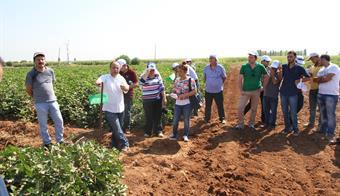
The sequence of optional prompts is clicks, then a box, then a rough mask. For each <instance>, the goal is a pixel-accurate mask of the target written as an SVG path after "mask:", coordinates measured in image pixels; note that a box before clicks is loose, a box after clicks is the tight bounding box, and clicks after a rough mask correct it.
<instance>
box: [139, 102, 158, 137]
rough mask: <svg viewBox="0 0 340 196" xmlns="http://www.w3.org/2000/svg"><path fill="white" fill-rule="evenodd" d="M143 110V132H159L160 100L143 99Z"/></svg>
mask: <svg viewBox="0 0 340 196" xmlns="http://www.w3.org/2000/svg"><path fill="white" fill-rule="evenodd" d="M143 108H144V112H145V120H146V124H145V133H146V134H148V135H151V134H158V133H159V132H161V129H160V128H161V115H162V100H147V101H143Z"/></svg>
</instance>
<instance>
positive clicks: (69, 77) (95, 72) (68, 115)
mask: <svg viewBox="0 0 340 196" xmlns="http://www.w3.org/2000/svg"><path fill="white" fill-rule="evenodd" d="M242 60H243V59H237V58H235V59H223V60H222V61H221V62H222V64H223V65H224V66H225V67H226V68H227V67H228V66H229V65H230V64H232V63H235V62H241V61H242ZM173 62H176V60H162V61H158V62H157V61H156V63H157V68H158V69H159V71H160V73H161V75H162V77H163V79H164V82H165V86H166V91H167V92H170V90H171V81H169V80H167V79H166V78H167V77H168V76H169V75H170V74H171V73H172V70H171V64H172V63H173ZM96 63H99V64H97V65H93V64H92V63H91V64H89V65H74V64H73V65H61V66H56V65H54V66H51V67H52V68H53V69H54V70H55V73H56V78H57V81H56V83H55V91H56V95H57V98H58V102H59V105H60V109H61V112H62V115H63V118H64V121H65V123H66V124H69V125H71V126H76V127H85V128H86V127H93V126H95V125H96V124H95V122H96V120H97V118H98V106H93V105H90V104H89V102H88V96H89V95H91V94H95V93H98V91H99V89H98V88H97V87H96V86H95V84H94V83H95V81H96V79H97V78H98V77H99V76H100V75H101V74H105V73H108V72H109V62H96ZM195 63H196V65H197V74H198V75H199V77H200V78H202V72H203V68H204V66H205V65H206V63H207V59H198V60H197V61H195ZM84 64H86V63H84ZM145 67H146V61H144V62H142V63H141V64H139V65H132V66H131V68H132V69H134V70H136V71H137V74H138V76H139V75H140V74H141V73H142V72H143V70H144V68H145ZM31 68H32V67H5V69H4V77H3V81H2V82H1V83H0V119H10V120H17V119H20V120H27V121H36V115H35V110H34V103H33V100H32V99H31V98H30V97H29V96H28V95H27V94H26V92H25V85H24V82H25V76H26V73H27V72H28V71H29V70H30V69H31ZM201 88H204V86H203V83H202V85H201ZM140 100H141V92H140V90H139V89H136V90H135V100H134V107H133V111H132V116H133V119H132V122H133V124H135V125H137V126H142V125H143V122H144V118H143V116H144V115H143V110H142V104H141V101H140ZM171 107H172V106H171V101H169V104H168V109H171ZM163 120H164V121H165V122H169V121H170V120H171V113H170V112H169V113H168V114H167V115H165V117H164V119H163Z"/></svg>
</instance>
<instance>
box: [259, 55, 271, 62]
mask: <svg viewBox="0 0 340 196" xmlns="http://www.w3.org/2000/svg"><path fill="white" fill-rule="evenodd" d="M261 61H267V62H270V61H272V59H271V58H270V57H269V56H268V55H263V56H262V57H261Z"/></svg>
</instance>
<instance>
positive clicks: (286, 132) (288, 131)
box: [282, 129, 291, 135]
mask: <svg viewBox="0 0 340 196" xmlns="http://www.w3.org/2000/svg"><path fill="white" fill-rule="evenodd" d="M290 132H291V130H288V129H285V130H283V131H282V133H283V134H285V135H288V134H289V133H290Z"/></svg>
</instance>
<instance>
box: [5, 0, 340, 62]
mask: <svg viewBox="0 0 340 196" xmlns="http://www.w3.org/2000/svg"><path fill="white" fill-rule="evenodd" d="M339 8H340V1H339V0H309V1H303V0H233V1H227V0H139V1H138V0H29V1H28V0H0V56H2V57H3V59H5V60H31V59H32V55H33V53H34V52H35V51H42V52H44V53H46V58H47V59H48V60H51V61H55V60H57V58H58V51H59V48H60V57H61V59H62V60H66V56H67V55H66V54H67V52H66V45H67V43H69V53H70V59H73V58H76V59H77V60H109V59H113V58H116V57H117V56H119V55H121V54H127V55H128V56H130V57H138V58H142V59H145V58H148V59H150V58H154V56H155V48H156V58H187V57H191V58H196V57H208V56H209V55H210V54H216V55H218V56H219V57H229V56H246V55H247V52H248V51H250V50H257V49H262V50H291V49H293V50H303V49H305V48H306V49H307V51H308V52H319V53H326V52H327V53H328V54H338V53H340V25H339V24H340V11H339Z"/></svg>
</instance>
